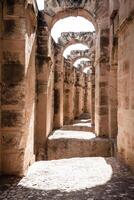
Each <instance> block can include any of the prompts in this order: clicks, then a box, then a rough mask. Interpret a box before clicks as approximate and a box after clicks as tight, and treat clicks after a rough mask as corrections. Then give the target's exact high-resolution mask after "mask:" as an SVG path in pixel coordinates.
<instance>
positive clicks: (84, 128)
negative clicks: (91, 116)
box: [62, 125, 94, 132]
mask: <svg viewBox="0 0 134 200" xmlns="http://www.w3.org/2000/svg"><path fill="white" fill-rule="evenodd" d="M62 130H70V131H71V130H72V131H86V132H93V131H94V127H88V126H84V125H83V126H81V125H73V126H72V125H65V126H64V127H63V128H62Z"/></svg>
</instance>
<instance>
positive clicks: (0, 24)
mask: <svg viewBox="0 0 134 200" xmlns="http://www.w3.org/2000/svg"><path fill="white" fill-rule="evenodd" d="M0 47H1V48H0V83H1V67H2V2H0ZM1 86H2V85H1V84H0V96H1ZM0 107H1V98H0ZM0 127H1V109H0ZM1 146H2V144H1V131H0V174H1V151H2V149H1Z"/></svg>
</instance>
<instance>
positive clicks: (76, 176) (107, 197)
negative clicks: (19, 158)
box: [0, 157, 134, 200]
mask: <svg viewBox="0 0 134 200" xmlns="http://www.w3.org/2000/svg"><path fill="white" fill-rule="evenodd" d="M133 197H134V177H133V176H132V175H131V174H130V172H129V171H128V169H126V168H125V167H123V166H122V165H120V164H119V163H117V161H116V160H115V159H114V158H105V159H104V158H101V157H98V158H73V159H63V160H57V161H40V162H36V163H35V164H33V165H32V166H31V168H30V169H29V171H28V174H27V176H25V177H24V178H23V179H17V178H15V177H2V178H1V180H0V199H7V200H14V199H20V200H25V199H37V200H41V199H45V200H49V199H50V200H64V199H65V200H70V199H71V200H91V199H92V200H93V199H94V200H113V199H115V200H119V199H122V200H132V199H133Z"/></svg>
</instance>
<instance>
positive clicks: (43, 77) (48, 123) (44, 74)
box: [35, 12, 54, 160]
mask: <svg viewBox="0 0 134 200" xmlns="http://www.w3.org/2000/svg"><path fill="white" fill-rule="evenodd" d="M49 34H50V32H49V30H48V27H47V26H46V22H45V21H44V13H42V12H40V13H39V16H38V32H37V55H36V70H37V71H36V72H37V91H36V92H37V93H36V96H37V97H36V98H37V103H36V137H35V139H36V142H35V143H36V155H37V160H43V159H46V140H47V137H48V134H49V133H50V131H51V130H52V128H53V121H52V120H53V103H52V101H53V81H54V72H53V71H54V70H53V63H52V62H53V52H52V51H51V52H49V45H50V46H51V48H52V49H53V43H51V38H49ZM52 49H51V50H52ZM48 54H49V55H51V58H50V57H49V56H48Z"/></svg>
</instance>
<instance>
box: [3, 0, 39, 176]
mask: <svg viewBox="0 0 134 200" xmlns="http://www.w3.org/2000/svg"><path fill="white" fill-rule="evenodd" d="M25 3H26V2H25ZM35 8H36V7H35V5H34V6H33V5H32V4H31V3H30V4H26V7H24V1H13V2H12V3H10V1H4V2H3V49H2V100H1V104H2V106H1V107H2V117H1V134H2V172H3V173H5V174H12V175H24V173H25V171H26V170H27V168H28V166H29V165H30V164H31V163H32V162H33V161H34V118H35V114H34V107H35V63H34V55H35V44H34V43H35V27H36V12H37V10H35Z"/></svg>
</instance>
